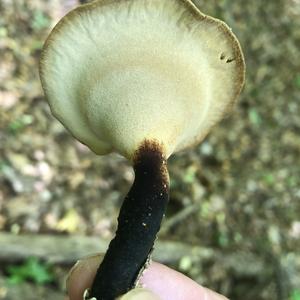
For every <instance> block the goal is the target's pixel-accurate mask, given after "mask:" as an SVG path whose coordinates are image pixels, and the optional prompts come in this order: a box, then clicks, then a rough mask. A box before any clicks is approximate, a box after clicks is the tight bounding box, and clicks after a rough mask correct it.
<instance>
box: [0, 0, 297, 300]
mask: <svg viewBox="0 0 300 300" xmlns="http://www.w3.org/2000/svg"><path fill="white" fill-rule="evenodd" d="M195 2H196V4H197V5H198V6H199V7H200V8H201V10H202V11H203V12H204V13H206V14H210V15H212V16H215V17H217V18H220V19H222V20H224V21H226V22H227V23H228V25H229V26H230V27H231V28H232V29H233V32H234V33H236V35H237V36H238V37H239V39H240V42H241V45H242V48H243V50H244V53H245V58H246V63H247V81H246V86H245V89H244V92H243V94H242V97H241V100H240V102H239V104H238V106H237V107H236V109H235V111H234V113H233V114H232V115H231V116H230V117H229V118H228V119H226V120H224V121H223V122H222V123H221V124H220V125H219V126H217V127H216V128H215V129H214V130H213V132H212V133H211V134H210V135H209V136H208V137H207V138H206V140H205V141H204V142H203V143H202V144H201V145H199V146H198V147H197V148H195V149H193V150H191V151H186V152H184V153H179V154H177V155H174V156H173V157H172V158H171V159H170V161H169V171H170V177H171V200H170V203H169V206H168V211H167V215H166V218H165V220H164V223H163V227H162V230H161V233H160V239H159V240H160V241H161V242H160V243H158V246H157V250H156V257H157V259H159V260H161V261H163V262H164V263H167V264H168V265H171V266H172V267H174V268H176V269H178V270H180V271H181V272H184V273H185V274H187V275H188V276H190V277H192V278H193V279H195V280H196V281H198V282H199V283H201V284H203V285H206V286H208V287H210V288H212V289H215V290H217V291H219V292H220V293H224V294H225V295H226V296H228V297H229V298H230V299H232V300H239V299H243V300H253V299H256V300H271V299H272V300H274V299H276V300H299V299H300V250H299V249H300V168H299V161H300V134H299V133H300V117H299V116H300V53H299V51H300V1H299V0H265V1H252V0H237V1H232V0H211V1H204V0H199V1H196V0H195ZM78 4H79V3H77V1H76V0H64V1H63V0H0V187H1V188H0V299H10V300H16V299H23V300H26V299H28V300H29V299H30V300H33V299H65V290H64V289H65V287H64V280H65V276H66V274H67V271H68V269H69V267H70V266H71V265H72V263H73V262H75V260H76V259H78V258H79V256H81V255H85V254H89V253H92V252H94V251H98V249H99V250H100V251H104V250H105V247H106V245H107V241H108V240H109V239H111V238H112V237H113V235H114V231H115V228H116V218H117V215H118V211H119V207H120V205H121V202H122V199H123V197H124V195H125V194H126V192H127V191H128V189H129V187H130V185H131V183H132V181H133V172H132V169H131V167H130V166H129V164H128V163H127V162H126V161H125V160H124V159H123V158H122V157H120V156H118V155H115V154H112V155H109V156H105V157H97V156H96V155H94V154H93V153H91V151H89V150H88V149H87V148H86V147H85V146H83V145H81V144H80V143H79V142H77V141H75V140H74V138H72V137H71V136H70V134H69V133H68V132H67V131H66V130H65V129H64V128H63V126H62V125H61V124H60V123H59V122H58V121H57V120H56V119H54V118H53V117H52V115H51V113H50V110H49V107H48V105H47V103H46V101H45V99H44V96H43V93H42V90H41V86H40V82H39V76H38V60H39V56H40V53H41V48H42V45H43V42H44V40H45V38H46V36H47V34H48V33H49V32H50V30H51V28H53V26H54V25H55V23H56V22H57V21H58V20H59V18H61V17H62V16H63V15H64V14H65V13H66V12H67V11H69V10H70V9H72V8H73V7H75V6H77V5H78ZM78 236H79V237H78ZM80 236H82V238H81V237H80ZM164 254H166V255H164ZM33 292H34V293H33Z"/></svg>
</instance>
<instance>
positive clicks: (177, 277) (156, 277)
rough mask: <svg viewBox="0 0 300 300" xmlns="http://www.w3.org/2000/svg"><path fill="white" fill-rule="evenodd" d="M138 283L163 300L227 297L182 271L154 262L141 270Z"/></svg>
mask: <svg viewBox="0 0 300 300" xmlns="http://www.w3.org/2000/svg"><path fill="white" fill-rule="evenodd" d="M139 284H140V286H142V287H144V288H148V289H149V290H151V291H153V292H154V293H156V294H157V295H159V296H160V297H161V299H163V300H171V299H172V300H182V299H186V300H226V299H227V298H225V297H224V296H222V295H220V294H218V293H216V292H214V291H211V290H209V289H207V288H205V287H203V286H201V285H199V284H197V283H196V282H195V281H193V280H192V279H190V278H189V277H187V276H185V275H183V274H182V273H179V272H177V271H175V270H173V269H171V268H169V267H167V266H165V265H162V264H159V263H156V262H152V263H151V264H150V265H149V267H148V268H147V269H146V270H145V271H144V272H143V274H142V276H141V278H140V280H139ZM227 300H228V299H227Z"/></svg>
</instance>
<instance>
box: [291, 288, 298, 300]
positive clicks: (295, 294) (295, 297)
mask: <svg viewBox="0 0 300 300" xmlns="http://www.w3.org/2000/svg"><path fill="white" fill-rule="evenodd" d="M290 300H300V290H298V289H296V290H293V291H292V295H291V297H290Z"/></svg>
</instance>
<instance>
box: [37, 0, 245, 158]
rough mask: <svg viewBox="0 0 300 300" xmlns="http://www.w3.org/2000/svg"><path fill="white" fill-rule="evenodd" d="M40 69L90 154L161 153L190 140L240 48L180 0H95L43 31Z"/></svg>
mask: <svg viewBox="0 0 300 300" xmlns="http://www.w3.org/2000/svg"><path fill="white" fill-rule="evenodd" d="M40 77H41V81H42V86H43V89H44V91H45V95H46V98H47V100H48V102H49V104H50V107H51V110H52V113H53V114H54V116H55V117H56V118H57V119H58V120H60V121H61V123H63V124H64V125H65V127H66V128H67V129H68V130H69V131H70V132H71V133H72V134H73V135H74V136H75V137H76V138H77V139H78V140H79V141H81V142H82V143H84V144H86V145H87V146H88V147H89V148H90V149H92V150H93V151H94V152H95V153H97V154H106V153H109V152H112V151H116V152H119V153H120V154H122V155H124V156H125V157H127V158H129V159H132V157H133V155H134V152H135V151H136V150H137V149H138V147H139V145H141V143H143V141H145V140H154V141H156V142H158V143H159V144H160V145H162V147H163V152H164V154H165V156H166V157H169V156H170V155H171V154H172V153H174V152H177V151H179V150H182V149H185V148H187V147H189V146H192V145H194V144H197V143H199V142H200V141H201V140H202V139H203V138H204V137H205V136H206V134H207V133H208V132H209V130H210V129H211V128H212V127H213V126H214V125H215V124H216V123H217V122H218V121H219V120H220V119H221V118H222V117H223V116H224V115H225V114H226V113H227V112H228V111H229V110H230V109H231V108H232V106H233V105H234V104H235V102H236V100H237V97H238V95H239V93H240V91H241V89H242V86H243V84H244V77H245V65H244V58H243V54H242V50H241V47H240V45H239V42H238V40H237V39H236V37H235V36H234V34H233V33H232V32H231V29H230V28H229V27H228V26H227V25H226V24H225V23H224V22H222V21H220V20H217V19H214V18H212V17H209V16H206V15H204V14H202V13H201V12H200V11H199V10H198V8H197V7H196V6H195V5H194V4H193V3H192V2H191V1H190V0H99V1H94V2H92V3H89V4H85V5H83V6H79V7H78V8H76V9H75V10H73V11H71V12H70V13H68V14H67V15H66V16H65V17H64V18H62V20H61V21H60V22H59V23H58V24H57V25H56V27H55V28H54V29H53V31H52V32H51V34H50V35H49V37H48V39H47V41H46V43H45V45H44V48H43V52H42V57H41V61H40Z"/></svg>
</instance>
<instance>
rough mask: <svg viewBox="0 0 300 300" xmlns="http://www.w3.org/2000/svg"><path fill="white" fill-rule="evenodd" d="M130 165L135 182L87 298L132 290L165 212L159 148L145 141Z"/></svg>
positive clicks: (109, 298)
mask: <svg viewBox="0 0 300 300" xmlns="http://www.w3.org/2000/svg"><path fill="white" fill-rule="evenodd" d="M133 163H134V164H133V167H134V171H135V180H134V183H133V185H132V187H131V189H130V191H129V193H128V194H127V196H126V197H125V199H124V202H123V204H122V207H121V210H120V214H119V217H118V229H117V231H116V235H115V238H114V239H113V240H112V241H111V242H110V244H109V247H108V250H107V252H106V254H105V256H104V259H103V261H102V263H101V265H100V266H99V269H98V271H97V274H96V277H95V279H94V282H93V285H92V288H91V290H90V293H89V297H90V298H92V297H95V298H96V299H97V300H100V299H101V300H114V299H116V298H117V297H118V296H120V295H123V294H125V293H126V292H127V291H129V290H130V289H132V288H133V287H134V285H135V283H136V280H137V279H138V275H139V273H140V271H141V270H142V268H143V267H144V266H145V264H146V263H147V260H148V257H149V255H150V254H151V250H152V249H153V244H154V241H155V239H156V236H157V233H158V231H159V228H160V224H161V221H162V218H163V216H164V213H165V210H166V206H167V203H168V199H169V177H168V171H167V164H166V158H165V157H164V155H163V150H162V147H161V145H160V144H158V143H157V142H152V141H145V142H144V143H143V144H142V145H141V146H140V147H139V149H138V150H137V151H136V152H135V155H134V157H133Z"/></svg>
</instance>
